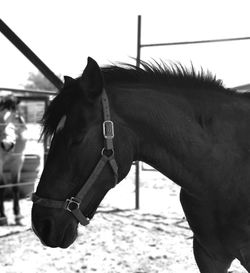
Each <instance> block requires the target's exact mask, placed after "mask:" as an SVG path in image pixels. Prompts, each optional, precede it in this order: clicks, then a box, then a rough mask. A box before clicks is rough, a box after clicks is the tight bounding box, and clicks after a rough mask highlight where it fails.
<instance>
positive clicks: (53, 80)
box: [0, 19, 63, 89]
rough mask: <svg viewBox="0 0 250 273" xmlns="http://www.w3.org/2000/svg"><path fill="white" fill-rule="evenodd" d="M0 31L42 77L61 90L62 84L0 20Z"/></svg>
mask: <svg viewBox="0 0 250 273" xmlns="http://www.w3.org/2000/svg"><path fill="white" fill-rule="evenodd" d="M0 31H1V32H2V34H3V35H4V36H5V37H6V38H7V39H8V40H9V41H10V42H11V43H12V44H13V45H14V46H16V47H17V48H18V50H19V51H21V52H22V53H23V55H24V56H25V57H26V58H27V59H28V60H30V62H32V63H33V64H34V66H35V67H37V68H38V69H39V70H40V71H41V72H42V73H43V74H44V76H45V77H46V78H47V79H48V80H49V81H50V82H51V83H52V84H53V85H54V86H55V87H56V88H57V89H61V88H62V86H63V82H62V81H61V80H60V79H59V78H58V77H57V76H56V75H55V74H54V73H53V72H52V70H50V69H49V68H48V66H46V65H45V63H44V62H42V61H41V59H39V58H38V57H37V55H36V54H35V53H34V52H33V51H32V50H31V49H30V48H29V47H28V46H27V45H26V44H25V43H24V42H23V41H22V40H21V39H20V38H19V37H18V36H17V35H16V34H15V33H14V32H13V31H12V30H11V29H10V28H9V27H8V26H7V25H6V24H5V23H4V22H3V20H1V19H0Z"/></svg>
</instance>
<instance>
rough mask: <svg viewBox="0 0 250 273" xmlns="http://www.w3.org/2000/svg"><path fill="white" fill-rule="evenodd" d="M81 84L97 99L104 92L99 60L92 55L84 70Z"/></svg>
mask: <svg viewBox="0 0 250 273" xmlns="http://www.w3.org/2000/svg"><path fill="white" fill-rule="evenodd" d="M81 84H82V87H83V89H84V91H85V92H86V91H87V96H88V97H89V98H90V99H95V98H97V97H98V96H100V95H101V93H102V88H103V77H102V72H101V69H100V67H99V65H98V64H97V62H96V61H95V60H94V59H92V58H90V57H88V63H87V66H86V68H85V69H84V71H83V74H82V77H81Z"/></svg>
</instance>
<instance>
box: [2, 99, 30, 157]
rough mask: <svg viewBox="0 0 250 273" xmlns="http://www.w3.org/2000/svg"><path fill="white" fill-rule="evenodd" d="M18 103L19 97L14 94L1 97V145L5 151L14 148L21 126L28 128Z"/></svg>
mask: <svg viewBox="0 0 250 273" xmlns="http://www.w3.org/2000/svg"><path fill="white" fill-rule="evenodd" d="M18 103H19V101H18V99H17V98H16V97H15V96H13V95H6V96H3V97H1V99H0V146H1V149H2V150H3V151H5V152H9V151H11V150H13V148H14V146H15V144H16V141H17V138H18V136H19V135H20V132H21V131H22V129H21V127H23V129H25V128H26V127H25V125H24V121H23V119H22V117H21V116H20V115H19V114H18V112H17V105H18ZM22 125H23V126H22ZM24 127H25V128H24Z"/></svg>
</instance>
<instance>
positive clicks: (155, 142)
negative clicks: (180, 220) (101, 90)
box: [111, 87, 209, 191]
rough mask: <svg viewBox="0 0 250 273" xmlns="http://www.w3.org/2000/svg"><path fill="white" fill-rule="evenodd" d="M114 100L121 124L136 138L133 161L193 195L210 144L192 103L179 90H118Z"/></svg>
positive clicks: (112, 94)
mask: <svg viewBox="0 0 250 273" xmlns="http://www.w3.org/2000/svg"><path fill="white" fill-rule="evenodd" d="M111 96H112V107H113V108H114V111H115V114H116V115H117V119H118V122H119V123H120V124H123V126H125V127H127V128H129V129H130V131H131V132H133V135H134V138H136V139H135V141H134V142H135V143H136V148H135V154H134V160H140V161H143V162H146V163H148V164H150V165H151V166H153V167H154V168H155V169H157V170H158V171H160V172H161V173H163V174H164V175H166V176H167V177H169V178H170V179H172V180H173V181H175V182H176V183H177V184H179V185H180V186H182V187H184V188H187V189H190V190H191V191H194V190H193V189H191V187H194V188H197V185H195V180H196V177H195V172H196V171H197V166H198V165H199V163H200V162H199V160H200V158H201V156H202V155H204V154H206V152H207V150H208V149H209V142H208V141H207V137H206V135H205V134H204V132H203V130H202V128H201V126H200V125H199V124H198V123H197V121H196V120H195V118H194V115H195V113H194V111H193V109H192V106H191V105H192V103H191V102H190V101H188V100H187V98H186V97H185V96H184V95H182V93H181V92H177V91H176V90H170V91H169V92H165V91H164V92H162V91H160V90H153V89H152V88H148V89H145V88H141V87H138V88H119V90H113V92H111ZM190 181H192V183H190ZM197 183H199V182H198V181H197Z"/></svg>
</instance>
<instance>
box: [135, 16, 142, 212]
mask: <svg viewBox="0 0 250 273" xmlns="http://www.w3.org/2000/svg"><path fill="white" fill-rule="evenodd" d="M140 60H141V15H138V25H137V56H136V66H137V67H140ZM139 208H140V162H139V161H136V162H135V209H139Z"/></svg>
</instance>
